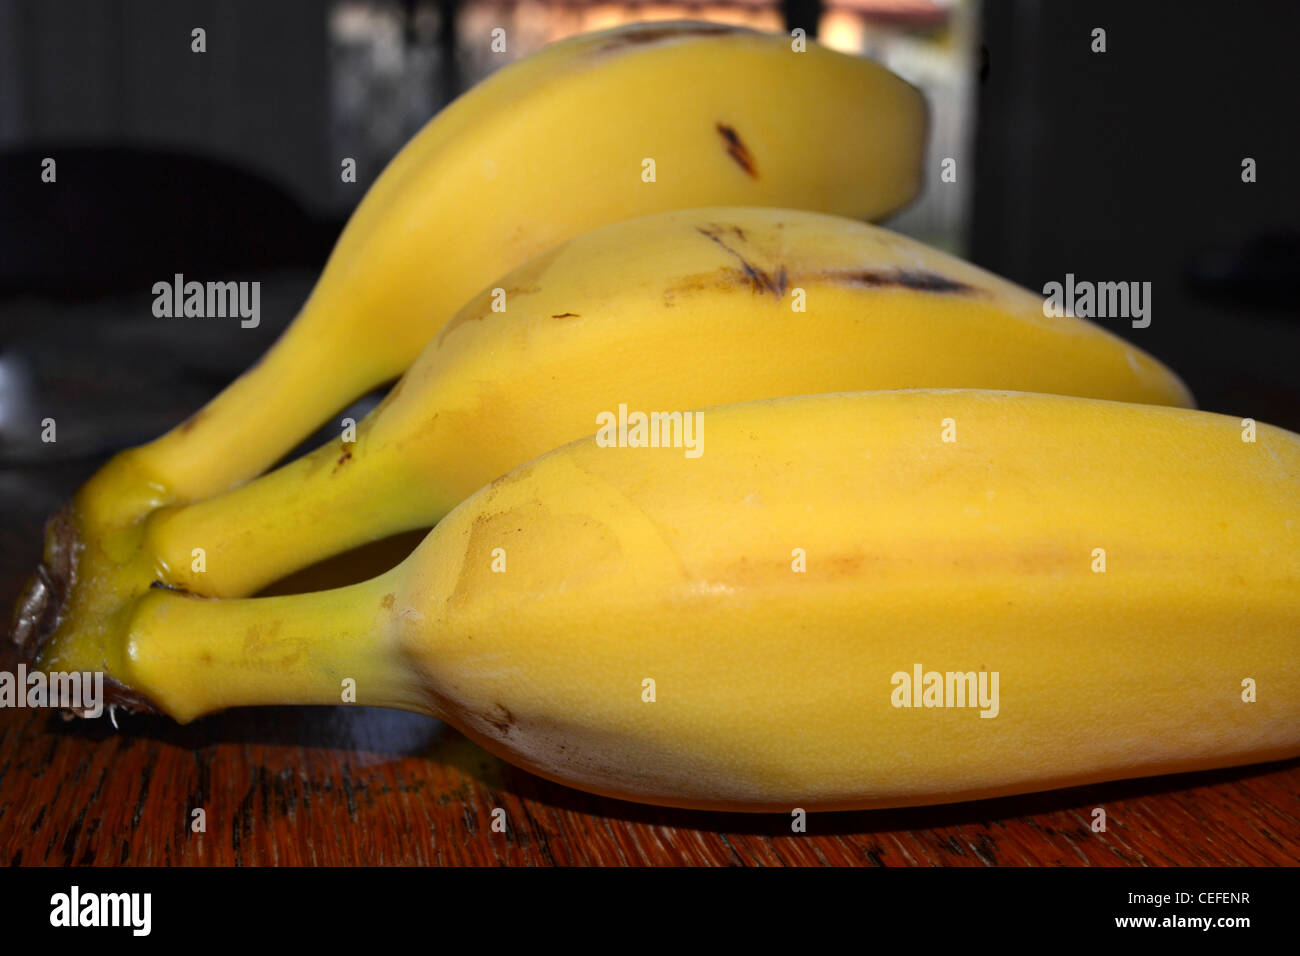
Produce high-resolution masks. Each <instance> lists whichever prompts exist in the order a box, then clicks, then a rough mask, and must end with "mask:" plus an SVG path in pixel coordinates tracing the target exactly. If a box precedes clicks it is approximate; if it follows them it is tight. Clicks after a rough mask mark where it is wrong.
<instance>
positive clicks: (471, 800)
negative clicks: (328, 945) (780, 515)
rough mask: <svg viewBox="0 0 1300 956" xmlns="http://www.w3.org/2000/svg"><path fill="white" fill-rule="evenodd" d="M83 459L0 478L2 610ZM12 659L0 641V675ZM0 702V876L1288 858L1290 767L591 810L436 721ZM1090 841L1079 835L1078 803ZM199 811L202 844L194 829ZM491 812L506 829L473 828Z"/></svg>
mask: <svg viewBox="0 0 1300 956" xmlns="http://www.w3.org/2000/svg"><path fill="white" fill-rule="evenodd" d="M85 474H86V468H85V466H84V465H80V466H77V465H61V466H46V467H42V468H32V469H25V470H23V471H18V470H14V469H10V470H4V469H0V489H3V491H4V493H5V500H6V516H5V521H4V525H3V528H2V529H0V601H3V603H4V605H5V607H6V612H7V609H8V608H9V607H11V606H12V603H13V600H14V598H15V597H16V595H17V592H18V589H19V586H20V584H21V581H22V579H23V578H24V577H25V576H26V574H27V573H28V572H29V571H30V568H31V566H32V565H33V564H34V562H35V560H36V557H37V555H38V553H39V542H40V525H41V517H42V515H43V514H44V511H45V509H46V507H47V506H49V505H51V504H56V503H57V502H58V501H59V500H61V499H62V497H64V496H65V495H66V494H67V493H68V492H70V491H71V490H72V488H73V487H75V485H76V484H77V482H78V481H79V480H81V479H82V478H84V476H85ZM15 664H16V660H15V658H14V656H13V654H12V652H11V651H10V650H9V649H8V646H7V645H6V647H5V649H4V650H3V651H0V669H5V670H13V668H14V666H15ZM120 725H121V726H120V729H119V730H114V728H113V727H112V726H111V724H110V723H109V721H108V719H107V718H106V717H105V718H101V719H99V720H96V721H80V720H76V721H64V720H63V719H61V718H60V717H59V716H58V715H56V714H52V713H51V712H49V711H39V710H26V709H6V710H0V863H6V864H14V865H34V864H93V865H122V864H150V865H177V864H181V865H188V864H217V865H288V866H293V865H313V864H335V865H337V864H343V865H347V864H453V865H454V864H483V865H501V864H505V865H517V864H541V865H550V864H558V865H566V864H612V865H628V864H631V865H644V864H669V865H722V866H733V865H740V866H748V865H786V866H790V865H813V866H825V865H867V866H872V865H874V866H882V865H890V866H892V865H901V866H918V865H919V866H931V865H953V866H995V865H1049V866H1081V865H1118V866H1126V865H1133V866H1166V865H1250V866H1261V865H1296V864H1298V863H1300V760H1292V761H1288V762H1285V763H1281V764H1272V765H1265V766H1256V767H1245V768H1237V769H1232V770H1223V771H1214V772H1208V773H1199V774H1190V775H1183V776H1176V777H1163V778H1152V779H1145V780H1136V781H1123V782H1116V783H1111V784H1104V785H1099V786H1090V787H1081V788H1076V789H1072V790H1063V791H1055V792H1050V793H1043V794H1033V795H1028V796H1023V797H1014V798H1004V799H999V800H989V801H982V802H979V803H967V804H955V805H949V806H941V807H929V808H919V809H908V810H889V811H873V812H863V813H836V814H814V815H812V816H810V817H809V818H808V824H807V825H808V828H807V832H806V833H802V834H793V833H791V832H790V819H789V818H788V817H784V816H781V815H768V814H764V815H748V814H722V813H702V812H688V811H676V810H668V809H661V808H656V807H645V806H640V805H636V804H631V803H624V802H621V801H617V800H608V799H603V798H599V797H593V796H590V795H588V794H584V793H581V792H578V791H575V790H571V789H568V788H566V787H563V786H560V785H558V784H552V783H549V782H547V781H544V780H541V779H539V778H537V777H534V776H532V775H531V774H528V773H526V772H524V771H521V770H517V769H515V768H513V767H511V766H509V765H508V764H505V763H503V762H501V761H499V760H497V759H496V758H494V757H492V756H490V755H489V754H487V753H486V752H485V751H483V750H481V749H480V748H479V747H477V746H476V745H474V744H472V743H470V742H469V741H468V740H466V739H465V738H464V737H462V736H461V735H460V734H459V733H458V732H457V731H455V730H454V729H452V728H450V727H448V726H446V725H444V724H442V723H440V722H439V721H436V720H433V719H430V718H426V717H420V716H417V715H413V714H404V713H399V712H394V711H382V710H375V709H367V708H342V707H339V708H280V709H249V710H243V711H234V712H229V713H225V714H219V715H215V716H212V717H209V718H204V719H202V720H199V721H196V722H195V723H193V724H190V725H187V726H184V727H180V726H177V725H175V724H174V723H172V722H171V721H169V720H166V719H163V718H154V717H131V716H128V717H124V718H122V719H121V720H120ZM1096 807H1101V808H1102V809H1104V810H1105V812H1106V820H1107V829H1106V831H1105V832H1104V833H1095V832H1093V831H1092V828H1091V824H1092V819H1093V817H1092V811H1093V809H1094V808H1096ZM200 808H201V809H202V810H203V811H204V814H205V816H206V832H202V833H197V832H193V830H192V828H191V821H192V819H193V816H192V812H193V811H194V810H195V809H200ZM495 808H501V809H504V810H505V814H506V816H505V819H506V830H505V832H504V833H500V832H494V831H493V829H492V826H491V823H492V814H493V810H494V809H495Z"/></svg>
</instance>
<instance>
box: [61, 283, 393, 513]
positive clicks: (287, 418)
mask: <svg viewBox="0 0 1300 956" xmlns="http://www.w3.org/2000/svg"><path fill="white" fill-rule="evenodd" d="M315 298H316V297H315V296H313V299H312V300H309V301H308V303H307V305H306V306H305V307H304V309H303V313H302V314H301V315H300V316H299V318H298V320H297V321H295V322H294V323H293V324H292V325H290V326H289V328H288V329H287V330H286V331H285V333H284V334H283V335H282V336H281V337H280V338H279V339H278V340H277V341H276V343H275V344H274V345H272V346H271V348H270V350H269V351H268V352H267V353H266V354H265V355H264V356H263V357H262V359H261V361H259V362H258V363H257V364H256V365H254V366H253V367H252V368H250V369H249V370H248V371H246V372H245V373H244V374H243V375H241V376H240V377H239V378H237V379H235V380H234V381H233V382H232V383H231V384H230V385H229V386H228V387H227V388H226V389H224V390H223V391H222V392H221V393H220V394H219V395H217V396H216V397H215V398H213V399H212V400H211V401H210V402H208V404H207V405H205V406H204V407H203V408H202V409H200V410H199V411H198V412H196V413H195V414H194V415H192V416H190V417H189V418H188V419H186V420H185V421H184V422H182V423H181V424H179V425H177V426H176V427H175V428H173V429H172V430H171V431H169V432H167V434H165V435H163V436H161V437H160V438H157V439H155V440H154V441H152V442H150V443H149V444H147V445H142V446H140V447H139V448H133V449H131V450H130V451H127V452H123V453H122V454H121V455H118V456H117V457H116V458H115V459H113V461H111V462H110V463H109V464H108V465H106V466H105V467H104V468H103V469H101V471H100V472H99V473H98V474H96V475H95V476H94V477H93V478H92V479H91V480H90V481H89V482H87V484H86V486H85V487H84V488H83V489H82V491H81V492H80V493H79V494H78V508H79V510H80V511H81V513H82V516H83V520H84V521H85V523H86V525H87V526H88V529H89V530H90V531H91V532H92V533H96V534H97V533H99V532H100V531H101V530H103V529H112V528H118V527H123V526H125V525H128V524H130V523H132V522H134V521H136V520H138V519H139V518H141V517H142V516H143V515H144V514H146V513H147V512H148V511H149V510H151V509H153V508H156V507H158V506H159V505H162V504H167V503H171V502H186V501H196V500H201V499H203V498H207V497H210V496H212V495H215V494H220V493H221V492H223V491H226V490H228V489H229V488H232V487H234V486H236V485H239V484H241V483H243V482H245V481H247V480H248V479H249V478H252V477H254V476H255V475H257V474H260V473H261V472H263V471H265V470H266V469H267V468H268V467H269V466H271V465H272V464H274V463H275V461H276V459H278V458H279V457H280V456H281V455H283V454H284V453H285V452H286V451H288V450H289V449H291V448H292V447H293V446H294V445H295V444H297V443H298V442H299V441H301V440H302V439H303V438H305V437H306V436H307V435H308V434H309V433H310V431H311V430H312V429H313V428H315V427H316V426H317V425H318V424H319V423H320V422H321V421H322V420H323V419H324V418H325V417H326V416H328V415H329V414H331V413H332V412H333V411H335V410H336V409H339V408H342V407H343V406H344V405H346V404H347V403H348V402H349V401H351V400H352V399H354V398H355V397H356V396H357V395H359V394H361V393H363V392H365V391H366V390H367V389H369V388H372V387H373V386H375V385H377V384H379V383H380V382H382V381H384V379H386V378H390V377H392V376H393V375H395V374H397V373H398V372H399V371H400V369H397V368H388V367H383V368H381V367H377V365H378V363H377V362H376V361H374V360H372V359H371V357H370V356H369V354H368V353H365V352H360V353H357V352H355V351H353V352H352V353H351V354H349V352H350V349H349V347H348V346H349V343H341V342H338V341H336V340H337V338H338V336H337V335H329V334H323V332H322V329H321V328H320V326H321V324H322V323H323V322H327V321H332V316H326V317H324V318H321V317H320V316H319V313H320V312H321V308H320V307H319V306H313V304H312V302H313V301H315ZM309 312H311V316H310V317H311V318H312V319H315V320H316V321H305V320H306V319H307V318H308V317H309V315H308V314H309ZM358 354H359V355H361V356H364V359H362V358H358V357H357V356H358ZM322 368H329V369H331V370H333V371H332V372H331V374H329V375H326V376H321V374H320V369H322ZM268 409H273V412H268Z"/></svg>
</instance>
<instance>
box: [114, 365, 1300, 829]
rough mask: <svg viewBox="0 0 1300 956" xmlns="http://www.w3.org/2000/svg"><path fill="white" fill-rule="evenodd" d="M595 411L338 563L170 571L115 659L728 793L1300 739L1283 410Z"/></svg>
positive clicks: (806, 402)
mask: <svg viewBox="0 0 1300 956" xmlns="http://www.w3.org/2000/svg"><path fill="white" fill-rule="evenodd" d="M702 414H703V416H704V422H705V432H706V434H707V436H708V437H707V443H706V448H705V451H704V454H703V455H702V456H700V457H699V458H696V459H691V458H688V457H686V456H684V455H683V454H682V453H681V451H680V450H678V449H666V448H658V449H655V448H606V447H600V446H599V445H597V443H596V442H595V441H594V439H592V438H588V439H586V440H583V441H580V442H577V443H575V444H572V445H569V446H566V447H564V448H561V449H559V450H557V451H555V452H553V453H550V454H547V455H545V456H543V457H541V458H539V459H537V460H535V461H533V462H531V463H529V464H527V465H524V466H523V467H521V468H518V469H517V470H515V471H513V472H512V473H510V474H509V475H507V476H505V477H503V478H501V479H500V480H498V481H496V482H494V483H493V484H492V485H490V486H488V487H486V488H484V489H483V490H481V491H479V492H478V493H477V494H475V495H474V496H473V497H472V498H470V499H468V500H467V501H466V502H464V503H463V504H462V505H461V506H460V507H458V508H457V509H456V510H455V511H453V512H452V514H451V515H449V516H448V517H447V518H446V519H445V520H444V521H443V522H442V523H441V524H439V525H438V526H437V527H436V528H435V529H434V530H433V531H432V532H431V534H430V535H429V536H428V537H427V538H426V539H425V541H424V542H423V543H422V544H421V545H420V547H419V548H418V549H417V550H416V551H415V552H414V553H413V554H412V555H411V557H410V558H408V559H407V560H406V561H405V562H404V563H403V564H401V565H399V566H398V567H397V568H396V569H394V570H393V571H391V572H389V573H386V574H384V575H382V576H380V577H378V578H375V579H373V580H371V581H369V582H366V583H363V584H359V585H353V586H351V587H346V588H343V589H340V590H336V591H326V592H320V593H316V594H307V595H295V596H289V597H274V598H252V599H244V600H233V601H221V600H204V599H198V598H193V597H186V596H182V595H178V594H174V593H168V592H164V591H153V592H151V593H149V594H148V595H146V596H145V597H144V598H143V599H142V600H141V601H140V602H139V604H138V606H137V607H136V608H135V610H134V613H133V614H132V615H130V616H128V617H126V618H125V619H124V620H125V623H124V625H123V627H122V630H121V632H120V635H119V640H120V642H121V643H122V645H123V651H124V653H123V654H122V657H121V660H122V667H123V669H122V670H121V671H120V672H119V676H121V677H122V679H123V680H124V682H125V684H126V685H127V686H128V687H129V688H131V689H132V691H134V692H135V693H136V694H138V695H140V698H141V699H144V700H147V701H149V702H152V704H154V705H155V706H156V707H158V708H159V709H161V710H162V711H164V712H166V713H168V714H170V715H172V716H173V717H175V718H176V719H178V720H181V721H188V720H191V719H193V718H195V717H197V716H199V715H201V714H204V713H208V712H210V711H214V710H218V709H221V708H226V707H232V706H240V705H253V704H274V703H299V704H303V703H305V704H338V703H339V702H340V700H341V699H342V697H341V691H342V689H343V688H344V687H345V686H346V685H347V682H348V681H355V689H356V702H357V703H359V704H366V705H379V706H388V707H396V708H402V709H409V710H415V711H421V712H425V713H429V714H433V715H436V716H438V717H440V718H443V719H445V720H447V721H449V722H451V723H452V724H454V725H456V726H457V727H459V728H461V729H462V730H463V731H465V733H467V734H468V735H469V736H470V737H472V738H473V739H475V740H477V741H479V742H480V743H482V744H483V746H485V747H486V748H487V749H489V750H491V751H492V752H494V753H496V754H498V755H500V756H501V757H503V758H505V759H507V760H510V761H512V762H514V763H517V764H519V765H521V766H523V767H525V768H527V769H529V770H532V771H534V772H536V773H538V774H540V775H542V776H545V777H548V778H550V779H552V780H557V781H561V782H563V783H566V784H569V785H572V786H575V787H578V788H581V789H584V790H589V791H593V792H595V793H600V794H605V795H609V796H614V797H621V798H625V799H632V800H639V801H644V802H648V803H656V804H666V805H672V806H681V807H694V808H711V809H726V810H783V811H785V812H789V810H790V809H791V808H794V807H803V808H805V809H809V810H835V809H848V808H869V807H887V806H904V805H913V804H926V803H938V802H949V801H957V800H967V799H975V798H983V797H992V796H1000V795H1005V794H1012V793H1020V792H1026V791H1033V790H1042V789H1049V788H1055V787H1063V786H1071V785H1076V784H1082V783H1086V782H1092V781H1102V780H1110V779H1116V778H1123V777H1134V776H1146V775H1152V774H1163V773H1172V772H1179V771H1189V770H1196V769H1202V768H1209V767H1219V766H1228V765H1236V764H1244V763H1250V762H1255V761H1264V760H1273V759H1281V758H1288V757H1293V756H1296V755H1297V754H1300V654H1298V653H1297V651H1298V650H1300V436H1298V435H1294V434H1291V433H1289V432H1285V431H1282V430H1281V429H1277V428H1272V427H1269V426H1266V425H1260V426H1259V427H1258V430H1257V433H1256V435H1255V440H1254V441H1253V442H1247V441H1243V433H1242V429H1241V423H1240V422H1239V421H1238V420H1236V419H1232V418H1228V417H1226V416H1219V415H1211V414H1207V413H1203V412H1195V411H1188V410H1184V409H1175V408H1163V407H1156V406H1144V405H1135V404H1125V403H1117V402H1104V401H1094V400H1088V399H1081V398H1069V397H1060V396H1049V395H1032V394H1024V393H1010V392H987V391H976V390H945V391H895V392H887V391H881V392H867V393H857V394H840V395H824V396H804V397H799V398H790V399H784V400H769V401H763V402H756V403H752V404H744V405H733V406H727V407H722V408H713V409H706V410H704V411H703V412H702Z"/></svg>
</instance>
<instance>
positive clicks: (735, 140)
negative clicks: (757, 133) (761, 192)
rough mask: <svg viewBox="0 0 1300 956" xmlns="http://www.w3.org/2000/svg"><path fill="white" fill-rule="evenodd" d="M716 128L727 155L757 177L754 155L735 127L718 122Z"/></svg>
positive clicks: (754, 177) (752, 176) (752, 175)
mask: <svg viewBox="0 0 1300 956" xmlns="http://www.w3.org/2000/svg"><path fill="white" fill-rule="evenodd" d="M714 128H715V129H717V131H718V135H719V136H721V137H722V141H723V142H724V143H725V144H726V147H727V155H728V156H730V157H731V158H732V159H733V160H735V163H736V165H737V166H739V167H740V168H741V169H743V170H744V171H745V172H746V173H748V174H749V175H750V177H751V178H753V179H757V178H758V168H757V167H756V166H755V165H754V157H753V155H751V153H750V152H749V149H748V148H747V147H746V146H745V143H744V142H743V141H742V140H741V138H740V135H739V134H738V133H737V132H736V131H735V129H734V128H732V127H730V126H728V125H727V124H726V123H716V124H714ZM742 238H743V237H742Z"/></svg>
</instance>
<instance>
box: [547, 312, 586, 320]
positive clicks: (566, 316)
mask: <svg viewBox="0 0 1300 956" xmlns="http://www.w3.org/2000/svg"><path fill="white" fill-rule="evenodd" d="M551 318H553V319H579V318H582V316H580V315H579V314H578V313H577V312H561V313H560V314H559V315H553V316H551Z"/></svg>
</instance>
